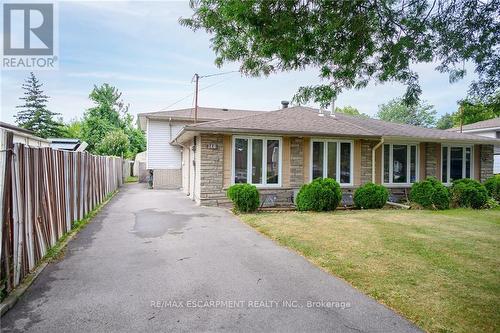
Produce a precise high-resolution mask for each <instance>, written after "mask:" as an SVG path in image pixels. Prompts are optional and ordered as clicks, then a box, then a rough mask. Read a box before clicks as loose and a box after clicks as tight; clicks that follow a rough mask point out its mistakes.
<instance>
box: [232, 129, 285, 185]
mask: <svg viewBox="0 0 500 333" xmlns="http://www.w3.org/2000/svg"><path fill="white" fill-rule="evenodd" d="M237 139H244V140H248V141H247V147H248V148H247V184H252V185H255V186H256V187H258V188H276V187H281V184H282V170H283V139H282V138H281V137H275V136H258V135H233V138H232V145H231V185H234V184H236V183H235V182H234V177H235V171H236V170H235V167H236V154H235V152H234V149H235V147H236V140H237ZM254 139H257V140H262V178H261V179H262V182H261V183H259V184H257V183H252V168H253V164H252V149H253V145H252V140H254ZM268 140H277V141H278V142H279V154H278V155H279V161H278V163H279V167H278V183H277V184H267V141H268ZM249 180H250V181H249Z"/></svg>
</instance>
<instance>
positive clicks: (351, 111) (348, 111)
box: [335, 105, 370, 118]
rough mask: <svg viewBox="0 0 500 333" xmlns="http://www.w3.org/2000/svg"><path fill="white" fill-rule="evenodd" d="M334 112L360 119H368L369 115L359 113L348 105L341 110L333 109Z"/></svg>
mask: <svg viewBox="0 0 500 333" xmlns="http://www.w3.org/2000/svg"><path fill="white" fill-rule="evenodd" d="M335 112H340V113H344V114H348V115H350V116H357V117H362V118H370V116H369V115H367V114H366V113H363V112H359V110H358V109H356V108H355V107H352V106H350V105H348V106H344V107H343V108H335Z"/></svg>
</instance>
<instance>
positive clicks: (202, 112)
mask: <svg viewBox="0 0 500 333" xmlns="http://www.w3.org/2000/svg"><path fill="white" fill-rule="evenodd" d="M260 112H263V111H250V110H237V109H224V108H207V107H201V106H200V107H198V119H199V120H221V119H232V118H237V117H242V116H249V115H254V114H258V113H260ZM139 116H147V117H155V118H168V117H172V118H186V119H193V118H194V108H187V109H178V110H169V111H158V112H147V113H140V114H139Z"/></svg>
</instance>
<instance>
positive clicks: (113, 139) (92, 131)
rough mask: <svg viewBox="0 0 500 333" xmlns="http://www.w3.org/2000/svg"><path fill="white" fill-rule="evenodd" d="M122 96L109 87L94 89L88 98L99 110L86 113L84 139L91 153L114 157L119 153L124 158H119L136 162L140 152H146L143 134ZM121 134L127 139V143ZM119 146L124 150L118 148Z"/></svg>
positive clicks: (82, 128)
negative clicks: (134, 123)
mask: <svg viewBox="0 0 500 333" xmlns="http://www.w3.org/2000/svg"><path fill="white" fill-rule="evenodd" d="M121 95H122V94H121V93H120V92H119V91H118V89H116V88H115V87H113V86H110V85H109V84H107V83H105V84H103V85H102V86H100V87H97V86H94V89H93V90H92V92H91V93H90V96H89V98H90V99H91V100H92V101H93V102H94V103H95V105H96V106H94V107H92V108H90V109H88V110H87V112H85V115H84V117H83V120H82V123H81V138H82V139H83V140H85V141H86V142H87V143H88V144H89V146H88V150H89V151H90V152H93V153H97V154H112V155H116V153H117V152H120V153H121V154H122V155H117V156H124V157H126V158H134V156H135V155H136V154H137V153H138V152H141V151H144V150H145V149H146V138H145V137H144V133H143V132H142V131H141V130H140V129H139V128H137V127H135V126H134V125H133V117H132V116H131V115H130V113H129V112H128V106H125V105H124V103H123V101H122V100H121ZM118 130H119V131H118ZM111 133H113V134H112V135H111ZM122 133H123V134H125V137H126V138H127V140H126V142H125V140H123V139H124V136H123V135H122ZM108 134H109V136H108ZM106 137H107V139H106V144H105V145H104V146H103V144H104V139H105V138H106ZM118 143H119V144H122V145H123V147H122V148H118V147H116V146H115V145H116V144H118ZM104 147H105V148H104ZM105 152H106V153H105Z"/></svg>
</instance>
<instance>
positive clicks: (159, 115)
mask: <svg viewBox="0 0 500 333" xmlns="http://www.w3.org/2000/svg"><path fill="white" fill-rule="evenodd" d="M258 113H259V111H247V110H234V109H223V108H220V109H218V108H207V107H199V108H198V117H197V122H199V123H201V122H207V121H214V120H224V119H232V118H238V117H243V116H248V115H254V114H258ZM138 120H139V125H140V127H141V129H142V130H144V131H145V132H146V140H147V158H146V169H148V170H153V187H154V188H180V187H181V186H182V166H183V162H182V161H183V159H182V152H183V149H182V146H180V145H171V144H170V142H171V141H172V140H173V139H174V138H175V137H176V136H177V134H179V132H180V131H181V129H182V128H183V127H184V126H186V125H192V124H194V109H193V108H189V109H180V110H172V111H159V112H149V113H141V114H139V116H138Z"/></svg>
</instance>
